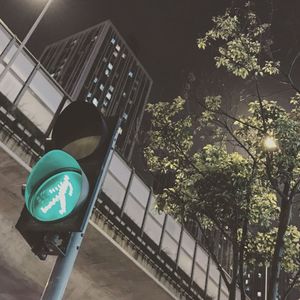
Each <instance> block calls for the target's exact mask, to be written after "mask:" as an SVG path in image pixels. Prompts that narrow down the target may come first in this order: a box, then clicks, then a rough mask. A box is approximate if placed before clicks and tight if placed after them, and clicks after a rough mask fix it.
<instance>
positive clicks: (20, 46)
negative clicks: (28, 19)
mask: <svg viewBox="0 0 300 300" xmlns="http://www.w3.org/2000/svg"><path fill="white" fill-rule="evenodd" d="M52 1H53V0H48V2H47V4H46V5H45V6H44V8H43V10H42V12H41V13H40V15H39V16H38V17H37V19H36V20H35V22H34V24H33V25H32V27H31V28H30V29H29V31H28V33H27V34H26V36H25V38H24V40H23V41H22V42H21V44H20V45H19V47H17V51H16V52H15V53H14V55H13V56H12V58H11V59H10V61H9V62H8V63H7V65H6V66H5V69H4V70H3V72H2V73H1V74H0V82H1V81H2V79H3V78H4V76H5V75H6V74H7V72H8V71H9V69H10V67H11V66H12V64H13V63H14V62H15V60H16V59H17V57H18V56H19V54H20V53H21V51H22V50H23V49H24V47H25V45H26V43H27V42H28V40H29V39H30V37H31V35H32V34H33V32H34V31H35V29H36V28H37V26H38V25H39V23H40V21H41V19H42V18H43V16H44V14H45V13H46V11H47V10H48V8H49V6H50V4H51V2H52Z"/></svg>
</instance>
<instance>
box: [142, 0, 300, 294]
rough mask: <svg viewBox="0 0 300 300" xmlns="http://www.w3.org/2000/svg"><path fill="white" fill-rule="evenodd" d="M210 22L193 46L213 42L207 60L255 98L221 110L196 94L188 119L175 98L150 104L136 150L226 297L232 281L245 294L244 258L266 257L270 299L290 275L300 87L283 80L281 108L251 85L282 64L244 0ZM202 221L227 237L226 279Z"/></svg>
mask: <svg viewBox="0 0 300 300" xmlns="http://www.w3.org/2000/svg"><path fill="white" fill-rule="evenodd" d="M212 21H213V27H212V29H211V30H209V31H208V32H207V33H206V34H205V36H204V37H203V38H200V39H199V40H198V46H199V48H200V49H205V48H206V47H208V46H211V45H213V44H216V45H217V46H218V47H217V51H216V52H217V53H216V56H215V63H216V67H217V68H225V69H226V70H227V71H228V72H229V73H230V74H233V75H234V76H236V77H237V78H241V79H243V80H244V81H247V83H248V85H249V81H250V82H253V86H254V88H255V92H256V95H255V97H253V98H254V100H253V99H246V100H244V101H248V109H247V111H246V112H245V113H241V114H240V115H231V114H230V113H228V112H227V111H226V110H224V109H223V107H224V105H223V104H222V100H223V98H222V95H209V96H207V97H205V102H204V104H203V103H200V105H201V107H202V113H201V114H200V115H197V116H186V115H185V113H184V100H183V99H181V98H177V99H175V100H174V101H173V102H171V103H167V102H160V103H156V104H149V105H148V111H149V112H150V113H151V114H152V129H151V130H150V132H149V137H150V139H149V146H148V147H147V148H146V149H145V156H146V159H147V162H148V165H149V167H150V169H151V170H152V171H160V172H163V173H165V174H168V173H170V172H172V173H173V174H175V176H174V183H173V185H172V186H171V187H166V188H165V189H163V190H162V192H161V194H160V195H158V198H157V204H158V207H159V208H160V209H164V210H166V211H168V212H169V213H171V214H173V215H174V216H176V217H177V218H178V219H180V220H181V221H182V222H185V221H187V220H193V221H194V222H196V223H197V224H198V225H199V228H200V230H201V231H202V233H203V235H204V237H206V240H207V244H206V246H207V248H208V250H209V252H210V254H211V257H212V259H213V260H214V261H215V262H216V264H217V266H218V269H219V270H220V273H221V275H222V277H223V280H224V282H225V284H226V285H227V287H228V290H229V293H230V299H235V290H236V284H237V283H239V286H240V289H241V292H242V299H245V293H244V286H243V271H244V266H245V264H246V265H247V266H248V267H251V265H255V264H260V265H268V264H269V265H270V270H271V272H270V275H271V278H270V286H269V292H268V299H272V300H273V299H275V298H276V295H277V293H278V282H279V275H280V271H281V269H282V268H283V270H285V271H286V272H289V273H290V276H291V287H292V286H294V285H296V284H297V282H298V281H299V263H298V262H299V257H298V253H299V238H300V232H299V231H298V229H297V227H295V226H292V225H291V212H292V208H293V205H294V202H295V198H296V197H297V195H298V194H299V184H300V177H299V175H300V160H299V158H300V141H299V139H298V137H299V134H300V121H299V120H300V119H299V117H300V94H299V93H298V90H297V88H296V87H295V85H294V83H293V81H292V79H291V76H290V74H291V70H289V72H288V76H287V82H288V84H290V86H291V87H292V88H294V89H296V94H295V95H294V96H293V97H292V98H291V99H290V101H289V102H290V106H287V105H285V107H284V106H282V105H280V104H279V103H277V102H276V101H274V100H272V99H265V98H264V97H263V96H262V94H261V90H260V85H261V84H262V83H264V82H265V80H266V79H269V78H274V79H275V80H276V79H277V77H278V75H279V74H280V72H281V70H280V63H279V62H278V61H274V59H273V58H272V55H271V54H272V52H271V47H270V45H271V41H270V39H268V38H267V37H268V36H269V33H268V31H269V30H270V24H260V23H259V21H258V18H257V15H256V14H255V13H254V11H253V8H252V5H251V3H247V4H246V6H245V7H244V8H241V9H239V10H237V9H235V8H234V9H230V10H226V12H225V14H224V15H223V16H218V17H214V18H213V19H212ZM293 66H294V63H292V64H291V68H292V67H293ZM199 139H202V141H204V144H206V145H205V146H204V147H199V145H200V143H199ZM202 144H203V142H202ZM207 228H216V229H218V230H219V231H220V232H221V233H222V234H223V235H224V236H225V237H226V238H228V239H229V240H230V241H231V243H232V252H233V261H232V274H231V275H232V276H231V279H230V280H229V279H228V277H227V276H226V274H225V273H224V271H223V269H222V266H221V264H220V262H219V261H218V259H217V256H216V255H215V251H214V249H213V247H212V246H211V245H210V243H209V238H208V236H207V230H206V229H207ZM291 287H289V288H287V292H289V291H290V288H291Z"/></svg>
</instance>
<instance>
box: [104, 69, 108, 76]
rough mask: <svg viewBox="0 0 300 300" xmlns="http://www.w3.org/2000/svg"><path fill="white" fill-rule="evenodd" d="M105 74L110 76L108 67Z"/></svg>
mask: <svg viewBox="0 0 300 300" xmlns="http://www.w3.org/2000/svg"><path fill="white" fill-rule="evenodd" d="M104 74H105V75H106V76H107V77H108V76H109V70H108V69H106V70H105V72H104Z"/></svg>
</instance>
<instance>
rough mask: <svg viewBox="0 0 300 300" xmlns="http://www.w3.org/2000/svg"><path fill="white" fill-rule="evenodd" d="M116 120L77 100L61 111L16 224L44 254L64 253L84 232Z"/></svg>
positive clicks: (29, 182)
mask: <svg viewBox="0 0 300 300" xmlns="http://www.w3.org/2000/svg"><path fill="white" fill-rule="evenodd" d="M115 124H116V123H115V122H114V121H112V120H105V119H104V117H103V116H102V114H101V113H100V111H99V110H98V109H97V108H96V107H95V106H94V105H93V104H91V103H87V102H74V103H72V104H70V105H69V106H68V107H67V108H66V109H65V110H64V111H63V112H62V113H61V114H60V115H59V116H58V118H57V120H56V122H55V124H54V127H53V131H52V139H51V140H50V141H48V143H47V147H46V154H45V155H44V156H43V157H42V158H41V159H40V160H39V161H38V162H37V163H36V165H35V166H34V167H33V169H32V171H31V173H30V175H29V177H28V179H27V182H26V186H25V189H24V198H25V205H24V208H23V210H22V212H21V215H20V218H19V220H18V222H17V224H16V228H17V230H18V231H19V232H20V233H21V234H22V236H23V237H24V238H25V240H26V241H27V242H28V244H29V245H30V246H31V249H32V251H33V252H34V253H35V254H36V255H38V257H39V258H40V259H46V257H47V255H58V254H64V253H65V250H66V247H67V245H68V241H69V238H70V235H71V233H72V232H80V231H82V221H83V218H84V215H85V212H86V209H87V207H88V205H89V198H90V195H91V194H92V192H93V190H94V185H95V181H96V178H97V176H98V174H99V171H100V168H101V164H102V163H103V160H104V157H105V155H106V152H107V151H108V150H109V149H108V148H109V144H110V140H111V138H112V135H113V130H114V127H115Z"/></svg>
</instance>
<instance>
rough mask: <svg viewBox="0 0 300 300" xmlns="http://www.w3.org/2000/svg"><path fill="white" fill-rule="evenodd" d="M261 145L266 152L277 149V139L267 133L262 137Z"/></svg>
mask: <svg viewBox="0 0 300 300" xmlns="http://www.w3.org/2000/svg"><path fill="white" fill-rule="evenodd" d="M263 147H264V149H265V150H266V151H268V152H273V151H276V150H278V149H279V147H278V142H277V140H276V139H275V138H274V137H273V136H271V135H267V136H266V137H265V138H264V139H263Z"/></svg>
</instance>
